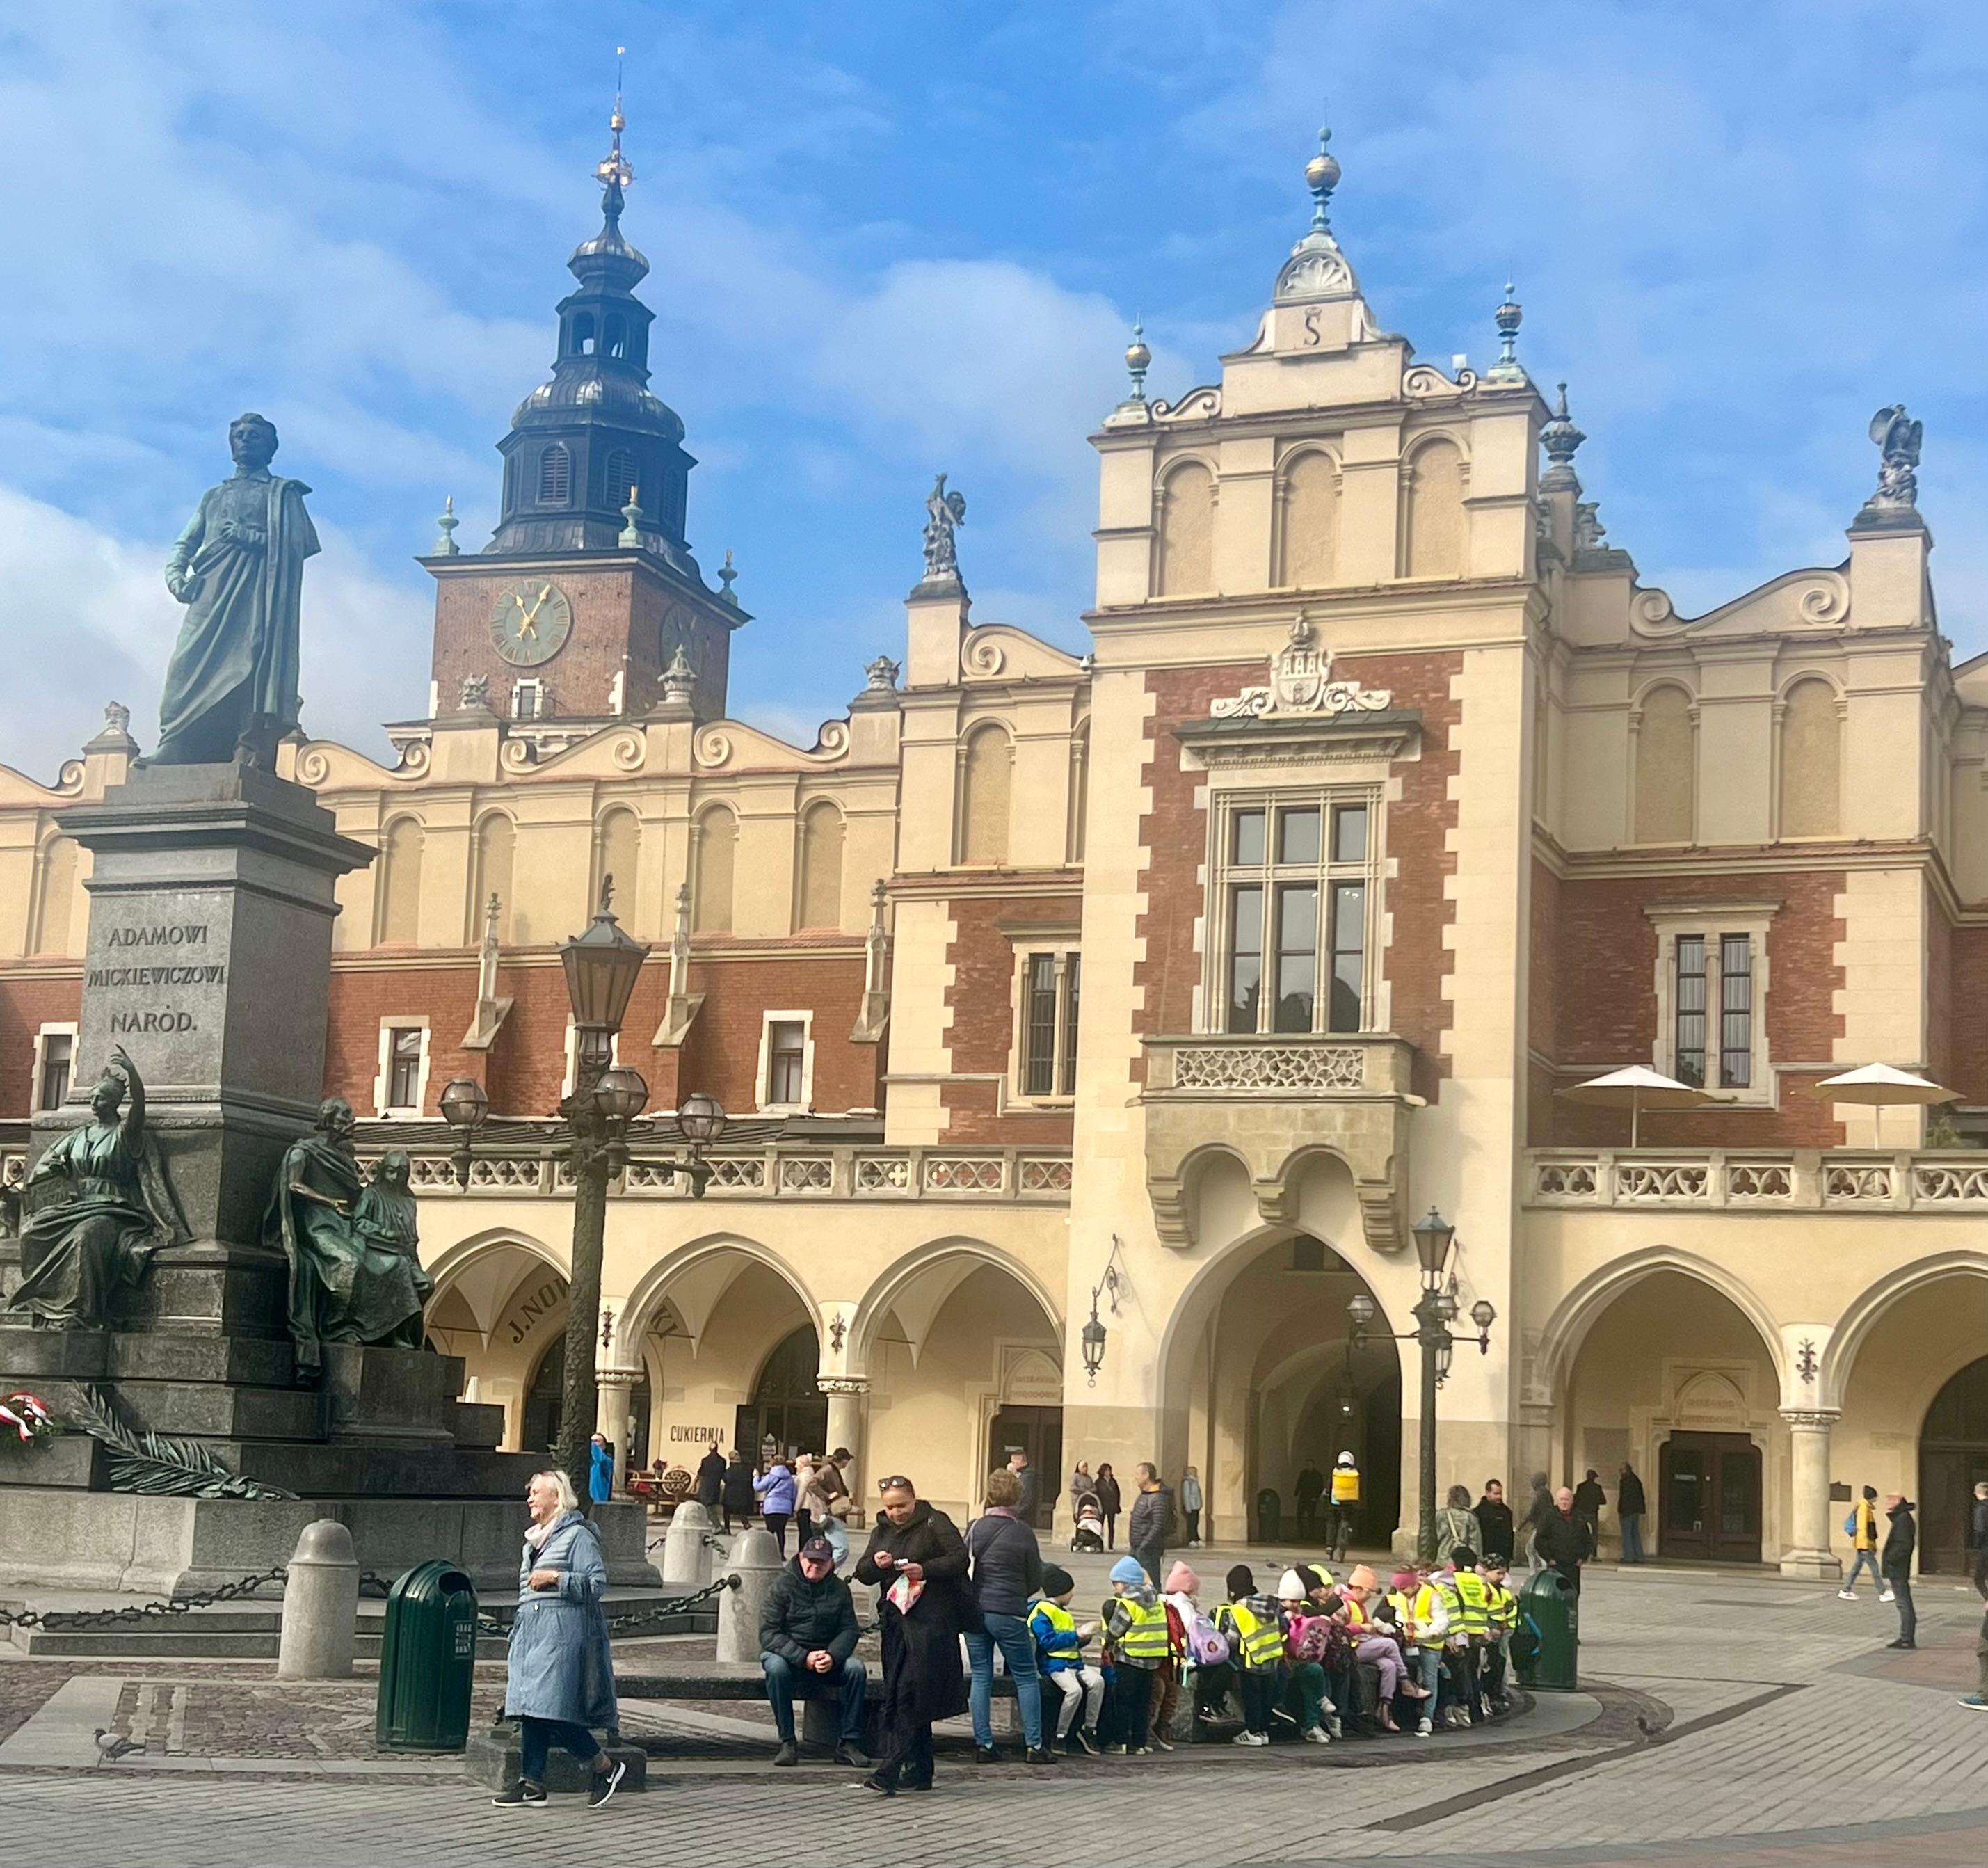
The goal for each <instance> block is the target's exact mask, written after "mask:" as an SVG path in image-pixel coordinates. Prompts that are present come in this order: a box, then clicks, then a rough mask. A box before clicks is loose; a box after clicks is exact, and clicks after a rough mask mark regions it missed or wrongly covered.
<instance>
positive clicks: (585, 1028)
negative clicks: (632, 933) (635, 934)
mask: <svg viewBox="0 0 1988 1868" xmlns="http://www.w3.org/2000/svg"><path fill="white" fill-rule="evenodd" d="M613 899H614V884H613V882H612V881H611V880H610V881H607V882H603V883H602V885H601V888H600V910H599V912H597V914H596V915H594V917H593V923H592V925H591V926H590V927H589V928H588V929H587V932H585V933H584V934H576V935H575V936H573V938H572V939H570V940H563V941H561V942H560V948H559V956H560V966H563V967H564V968H565V969H566V999H567V1002H568V1003H570V1005H571V1006H572V1007H573V1024H575V1025H576V1026H577V1027H579V1028H580V1030H581V1031H582V1032H583V1033H585V1032H589V1031H594V1032H603V1033H607V1034H610V1035H611V1034H613V1033H614V1032H617V1031H619V1030H620V1029H621V1020H623V1018H624V1017H626V1016H627V1010H628V1001H629V1000H630V998H631V997H632V996H633V995H634V990H635V978H636V976H637V974H638V973H641V970H642V963H643V962H644V960H646V959H647V958H648V957H649V949H647V947H646V946H644V945H643V943H642V942H640V941H638V940H631V939H630V938H629V937H628V936H627V935H626V934H624V932H622V931H621V924H620V922H618V921H617V920H616V919H614V915H612V914H611V913H610V912H609V911H608V903H609V902H610V901H612V900H613Z"/></svg>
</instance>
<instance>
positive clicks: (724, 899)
mask: <svg viewBox="0 0 1988 1868" xmlns="http://www.w3.org/2000/svg"><path fill="white" fill-rule="evenodd" d="M738 849H739V824H738V821H737V820H736V819H735V817H733V816H732V814H731V812H730V811H729V810H726V809H725V807H724V806H723V805H722V804H714V805H713V806H712V807H711V809H710V810H707V811H706V812H705V814H704V815H703V816H702V817H699V818H698V821H697V889H696V892H695V895H694V896H693V898H692V911H691V920H692V924H693V925H694V926H695V928H696V929H697V931H698V932H699V933H700V934H729V933H730V932H732V867H733V859H734V858H735V856H736V855H737V854H738Z"/></svg>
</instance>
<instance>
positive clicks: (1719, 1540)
mask: <svg viewBox="0 0 1988 1868" xmlns="http://www.w3.org/2000/svg"><path fill="white" fill-rule="evenodd" d="M1658 1497H1659V1510H1660V1514H1661V1518H1662V1529H1661V1532H1660V1541H1659V1543H1658V1551H1659V1552H1660V1554H1661V1555H1664V1556H1666V1557H1684V1558H1698V1559H1699V1560H1700V1561H1702V1562H1719V1563H1757V1562H1760V1448H1759V1447H1756V1446H1755V1445H1754V1444H1753V1441H1752V1440H1750V1439H1749V1438H1748V1437H1746V1435H1745V1434H1744V1433H1673V1434H1672V1436H1671V1437H1670V1438H1669V1439H1668V1440H1665V1442H1664V1443H1663V1448H1662V1453H1661V1456H1660V1464H1659V1467H1658Z"/></svg>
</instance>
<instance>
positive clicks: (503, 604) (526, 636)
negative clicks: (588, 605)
mask: <svg viewBox="0 0 1988 1868" xmlns="http://www.w3.org/2000/svg"><path fill="white" fill-rule="evenodd" d="M572 634H573V605H572V604H571V603H570V602H569V601H567V599H566V592H565V591H563V590H561V589H560V587H559V586H558V585H557V584H554V583H553V582H552V581H551V580H549V579H547V578H543V577H526V578H523V579H521V580H519V582H517V583H516V584H507V585H506V586H505V587H504V588H503V589H502V590H501V591H499V592H498V593H497V601H496V602H495V604H493V605H492V607H491V611H490V639H491V641H492V642H493V643H494V644H495V645H496V649H497V652H498V654H499V655H502V657H503V658H504V659H505V661H506V662H509V663H510V664H511V665H512V667H514V668H536V667H537V666H538V665H539V663H540V662H549V661H550V660H551V659H552V658H553V656H555V655H557V654H558V653H559V651H560V650H561V649H562V648H565V646H566V638H567V637H568V636H570V635H572Z"/></svg>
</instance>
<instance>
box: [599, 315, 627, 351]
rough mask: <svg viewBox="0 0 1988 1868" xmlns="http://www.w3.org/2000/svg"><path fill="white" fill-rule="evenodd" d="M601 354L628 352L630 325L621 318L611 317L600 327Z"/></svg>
mask: <svg viewBox="0 0 1988 1868" xmlns="http://www.w3.org/2000/svg"><path fill="white" fill-rule="evenodd" d="M600 354H601V355H602V356H603V357H626V356H627V354H628V326H627V321H626V320H624V319H620V318H610V319H609V320H607V323H605V324H603V326H602V327H600Z"/></svg>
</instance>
